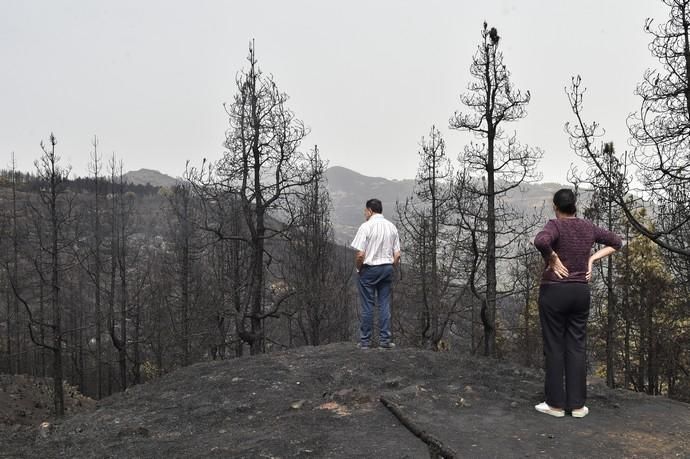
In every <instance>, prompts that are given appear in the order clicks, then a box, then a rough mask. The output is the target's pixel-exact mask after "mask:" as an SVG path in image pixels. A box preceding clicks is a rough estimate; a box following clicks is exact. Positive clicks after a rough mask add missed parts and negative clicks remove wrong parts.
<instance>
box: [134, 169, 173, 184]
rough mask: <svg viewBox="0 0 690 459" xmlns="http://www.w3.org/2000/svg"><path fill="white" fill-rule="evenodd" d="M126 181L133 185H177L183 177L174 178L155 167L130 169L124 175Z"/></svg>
mask: <svg viewBox="0 0 690 459" xmlns="http://www.w3.org/2000/svg"><path fill="white" fill-rule="evenodd" d="M123 178H124V181H125V182H128V183H131V184H132V185H151V186H158V187H172V186H175V185H176V184H177V183H178V182H180V181H181V179H177V178H173V177H171V176H169V175H166V174H163V173H162V172H159V171H157V170H154V169H139V170H137V171H129V172H127V173H126V174H124V176H123Z"/></svg>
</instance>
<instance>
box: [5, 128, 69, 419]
mask: <svg viewBox="0 0 690 459" xmlns="http://www.w3.org/2000/svg"><path fill="white" fill-rule="evenodd" d="M56 145H57V139H56V138H55V136H54V135H53V134H51V135H50V143H49V145H45V144H44V143H43V142H41V149H42V150H43V154H42V156H41V158H40V159H38V160H37V161H36V162H35V165H36V171H37V176H38V180H39V183H40V185H41V186H40V190H39V193H38V198H39V199H38V202H35V203H34V202H31V203H30V204H29V207H30V212H31V214H32V218H33V220H34V222H35V223H36V231H35V235H34V236H35V240H36V243H37V246H38V247H37V249H38V250H37V252H38V255H37V254H36V252H34V253H33V254H29V256H31V257H32V260H31V261H32V263H33V265H34V267H35V269H36V273H37V274H38V276H39V278H40V282H41V284H42V285H43V284H45V285H47V286H48V289H49V292H50V293H49V298H50V312H51V318H50V319H49V320H46V318H45V317H44V315H43V312H42V307H41V312H40V313H39V314H38V316H37V315H36V314H35V310H34V307H32V304H31V302H32V299H31V297H29V296H28V294H30V292H26V291H25V290H26V289H24V290H20V289H19V288H18V286H17V285H15V284H14V283H13V285H12V288H13V291H14V294H15V296H16V297H17V299H18V300H19V301H20V302H21V303H22V304H23V305H24V307H25V310H26V313H27V315H28V318H29V334H30V337H31V340H32V341H33V342H34V343H35V344H36V345H38V346H40V347H42V348H45V349H47V350H49V351H50V352H51V353H52V356H53V365H52V367H53V369H52V370H53V371H52V376H53V400H54V405H55V414H56V415H57V416H63V415H64V413H65V402H64V394H63V386H62V383H63V363H62V357H63V346H64V334H63V318H62V317H63V312H64V304H63V303H64V300H62V297H61V295H60V290H61V288H62V286H63V279H62V277H63V274H64V273H65V271H66V270H67V269H68V268H69V266H70V264H71V261H70V260H69V259H68V257H69V252H68V250H69V247H70V245H71V243H72V241H70V240H69V239H68V238H67V235H68V234H69V227H70V225H72V224H73V210H74V207H73V204H74V196H73V195H72V194H71V193H70V192H69V191H68V190H67V189H66V181H67V177H68V176H69V169H67V168H64V167H62V166H60V164H59V163H60V157H59V156H58V155H57V154H56V152H55V146H56ZM43 253H45V254H46V257H47V258H48V260H45V258H44V257H43V256H42V255H41V254H43ZM10 279H12V277H10ZM42 300H43V298H42V295H41V298H40V299H39V301H40V303H41V306H42ZM45 331H49V333H50V341H48V340H47V339H46V338H45Z"/></svg>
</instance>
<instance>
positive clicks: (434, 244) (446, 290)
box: [397, 126, 462, 349]
mask: <svg viewBox="0 0 690 459" xmlns="http://www.w3.org/2000/svg"><path fill="white" fill-rule="evenodd" d="M419 158H420V162H419V167H418V169H417V178H416V185H415V188H414V190H413V193H414V194H413V196H411V197H408V198H407V199H406V200H405V203H404V204H398V209H397V210H398V215H399V219H400V228H401V233H402V239H403V241H404V243H405V246H406V247H407V250H406V252H407V253H408V258H409V260H410V261H411V262H412V263H411V264H412V266H414V267H415V270H414V271H413V272H412V273H411V274H410V276H411V279H412V280H411V281H409V280H408V282H412V283H414V284H415V285H416V288H414V290H413V291H416V292H419V294H420V296H421V298H420V301H419V303H420V306H421V308H420V311H419V318H418V323H419V327H418V332H417V333H416V335H417V337H418V340H419V341H420V344H421V345H422V346H423V347H426V348H430V349H436V348H437V347H438V344H439V342H440V341H441V340H442V339H443V337H444V334H445V332H446V329H447V327H448V324H449V323H450V321H451V319H452V315H453V313H454V312H455V309H456V307H457V299H458V294H457V292H455V291H454V290H456V289H454V287H455V286H456V285H455V284H457V283H458V281H457V280H456V275H457V272H456V269H457V267H458V266H457V265H458V263H459V258H460V257H461V256H462V251H461V247H460V242H461V241H460V235H461V234H462V231H455V230H456V228H457V226H456V225H455V218H456V214H455V206H454V203H455V201H454V196H453V172H452V169H451V166H450V162H449V160H448V157H447V156H446V151H445V141H444V139H443V136H442V135H441V133H440V132H439V130H438V129H436V127H435V126H432V128H431V131H430V132H429V137H428V138H422V140H421V143H420V150H419Z"/></svg>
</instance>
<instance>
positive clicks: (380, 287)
mask: <svg viewBox="0 0 690 459" xmlns="http://www.w3.org/2000/svg"><path fill="white" fill-rule="evenodd" d="M382 212H383V205H382V204H381V201H379V200H378V199H370V200H368V201H367V203H366V208H365V209H364V217H365V219H366V221H365V222H364V223H362V225H361V226H360V227H359V230H357V235H356V236H355V239H354V241H352V244H350V245H351V247H352V248H354V249H355V250H356V251H357V254H356V255H355V265H356V266H357V272H358V273H359V282H358V287H359V294H360V297H361V298H362V323H361V325H360V335H359V347H360V348H361V349H369V346H370V343H371V334H372V327H373V318H374V302H375V298H376V297H378V300H379V346H380V347H382V348H384V349H392V348H393V347H395V344H393V342H392V341H391V330H390V322H391V309H390V298H391V284H392V282H393V266H394V265H397V264H398V263H399V262H400V238H399V236H398V230H397V228H396V227H395V225H394V224H393V223H391V222H390V221H388V220H386V219H385V218H384V217H383V215H382Z"/></svg>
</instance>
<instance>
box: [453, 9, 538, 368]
mask: <svg viewBox="0 0 690 459" xmlns="http://www.w3.org/2000/svg"><path fill="white" fill-rule="evenodd" d="M481 38H482V40H481V42H480V44H479V46H478V49H477V52H476V53H475V55H474V57H473V59H472V65H471V66H470V74H471V76H472V81H471V82H470V84H469V86H468V92H467V93H465V94H463V95H461V97H460V101H461V102H462V104H463V105H464V106H465V107H466V111H465V112H456V113H455V115H454V116H453V117H452V118H451V119H450V127H451V128H453V129H457V130H460V131H465V132H470V133H472V134H474V135H475V136H476V137H477V138H479V139H481V142H480V143H474V142H472V143H470V144H469V145H468V146H466V147H465V150H464V153H463V154H462V155H461V158H460V161H461V164H462V169H463V170H461V171H459V172H460V175H461V176H462V177H463V179H462V180H459V181H458V186H462V187H463V188H464V189H463V190H462V191H461V193H460V194H459V196H463V200H464V203H463V202H459V205H458V206H459V208H460V213H461V214H463V215H465V216H466V217H465V218H463V221H464V223H465V225H468V227H467V229H468V230H471V231H472V232H473V233H472V234H473V240H474V243H473V247H474V249H475V250H474V252H475V260H476V261H477V262H479V261H482V262H483V265H484V266H483V269H481V270H480V269H479V267H478V268H477V269H476V270H474V271H473V276H472V284H473V291H474V292H475V293H476V294H477V296H478V298H479V300H480V301H481V303H482V307H481V318H482V324H483V327H484V353H485V354H486V355H496V299H497V291H498V290H497V288H498V286H497V279H496V266H497V259H498V258H500V254H501V252H504V253H505V252H506V251H507V250H508V249H509V248H510V246H511V243H512V241H513V240H515V237H516V236H514V235H515V234H520V233H524V228H523V229H522V230H520V228H518V226H521V223H520V220H521V219H520V217H519V216H517V215H515V214H512V215H511V212H510V211H509V209H507V208H506V207H504V206H503V205H502V198H503V197H504V196H505V195H506V193H507V192H508V191H510V190H512V189H514V188H517V187H519V186H520V185H521V184H522V183H525V182H526V181H529V180H533V179H536V178H537V174H536V172H535V166H536V163H537V161H538V160H539V159H540V158H541V155H542V153H541V151H540V150H538V149H535V148H531V147H529V146H526V145H521V144H520V143H519V142H518V140H517V138H516V135H515V134H511V135H508V134H506V132H505V129H504V125H505V124H507V123H510V122H514V121H518V120H520V119H522V118H524V117H525V116H526V115H527V112H526V107H527V105H528V104H529V101H530V98H531V96H530V93H529V91H526V92H524V93H523V92H522V91H520V90H519V89H516V88H514V87H513V85H512V83H511V81H510V72H509V71H508V69H507V67H506V65H505V64H504V63H503V53H502V52H501V51H500V50H499V42H500V37H499V35H498V32H497V31H496V29H495V28H493V27H492V28H489V27H488V25H487V24H486V23H484V27H483V29H482V32H481ZM465 203H469V204H468V206H469V207H470V208H474V211H471V212H475V211H478V212H479V214H476V215H468V211H469V210H470V209H469V208H467V209H462V207H463V206H465ZM477 204H479V205H477ZM475 213H476V212H475ZM479 274H482V275H481V277H483V282H481V285H479V286H478V285H477V284H479V277H480V276H479Z"/></svg>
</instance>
